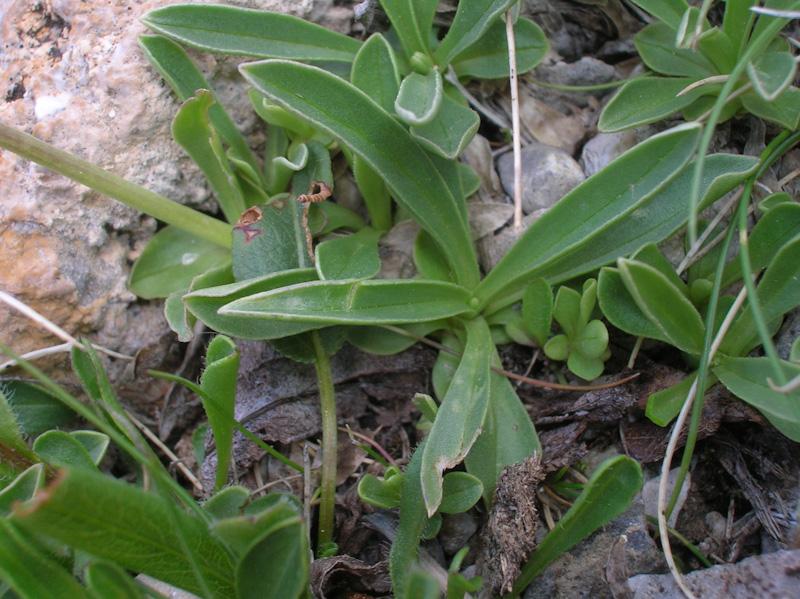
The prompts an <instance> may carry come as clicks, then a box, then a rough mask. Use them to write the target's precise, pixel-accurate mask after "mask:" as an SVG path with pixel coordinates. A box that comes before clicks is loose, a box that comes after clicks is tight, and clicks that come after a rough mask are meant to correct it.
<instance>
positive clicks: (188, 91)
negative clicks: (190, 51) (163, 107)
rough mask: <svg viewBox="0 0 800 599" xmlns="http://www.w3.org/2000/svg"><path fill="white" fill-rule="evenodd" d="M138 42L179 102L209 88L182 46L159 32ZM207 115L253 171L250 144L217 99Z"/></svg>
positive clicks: (253, 163) (255, 168)
mask: <svg viewBox="0 0 800 599" xmlns="http://www.w3.org/2000/svg"><path fill="white" fill-rule="evenodd" d="M139 45H140V46H141V47H142V50H143V51H144V54H145V56H146V57H147V59H148V60H149V61H150V64H151V65H153V66H154V67H155V68H156V70H157V71H158V72H159V73H160V74H161V76H162V77H163V78H164V79H165V80H166V81H167V83H168V84H169V86H170V87H171V88H172V91H173V92H175V95H176V96H178V99H179V100H180V101H181V102H185V101H186V100H188V99H189V98H191V97H192V96H194V95H195V93H197V91H199V90H201V89H208V90H210V89H211V86H210V85H209V84H208V81H206V78H205V77H204V76H203V73H201V72H200V69H198V68H197V67H196V66H195V64H194V63H193V62H192V60H191V59H190V58H189V57H188V56H187V55H186V52H185V51H184V50H183V48H181V47H180V46H179V45H178V44H176V43H175V42H173V41H172V40H169V39H167V38H165V37H163V36H161V35H140V36H139ZM208 118H209V119H210V120H211V124H212V125H213V126H214V129H216V131H217V132H218V133H219V134H220V136H221V137H222V139H223V140H225V143H227V144H228V146H230V148H231V150H233V152H234V154H235V156H236V157H237V158H239V159H241V160H244V161H246V163H247V164H248V165H250V167H251V169H252V170H253V171H254V172H256V173H257V172H258V170H259V169H258V161H257V160H256V158H255V156H253V153H252V152H251V150H250V145H249V144H248V143H247V140H246V139H245V138H244V136H243V135H242V134H241V132H240V131H239V129H238V128H237V127H236V125H235V124H234V122H233V120H232V119H231V117H230V116H229V115H228V113H227V112H225V109H224V108H223V107H222V105H221V104H220V103H219V102H214V103H213V104H212V105H211V107H210V108H209V109H208Z"/></svg>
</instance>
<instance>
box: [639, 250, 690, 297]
mask: <svg viewBox="0 0 800 599" xmlns="http://www.w3.org/2000/svg"><path fill="white" fill-rule="evenodd" d="M632 258H633V259H634V260H636V261H637V262H643V263H644V264H647V265H649V266H652V267H653V268H655V269H656V270H657V271H658V272H660V273H661V274H662V275H664V276H665V277H667V280H668V281H669V282H670V283H671V284H672V285H673V286H674V287H676V288H678V289H680V291H681V293H683V295H685V296H687V297H688V296H689V289H688V287H687V285H686V283H684V281H683V279H681V278H680V277H679V276H678V273H676V272H675V267H674V266H673V265H672V263H671V262H670V261H669V260H667V258H666V256H664V254H662V253H661V250H659V249H658V246H657V245H656V244H655V243H648V244H647V245H645V246H643V247H641V248H640V249H639V250H638V251H637V252H636V253H635V254H634V255H633V256H632Z"/></svg>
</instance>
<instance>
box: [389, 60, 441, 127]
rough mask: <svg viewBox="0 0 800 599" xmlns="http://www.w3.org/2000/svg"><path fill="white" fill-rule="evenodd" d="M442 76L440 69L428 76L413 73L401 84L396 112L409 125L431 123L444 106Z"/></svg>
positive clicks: (396, 102)
mask: <svg viewBox="0 0 800 599" xmlns="http://www.w3.org/2000/svg"><path fill="white" fill-rule="evenodd" d="M443 95H444V91H443V90H442V76H441V74H440V73H439V71H438V69H433V70H431V72H430V73H428V74H427V75H421V74H420V73H411V74H410V75H408V76H407V77H406V78H405V79H403V81H402V82H401V83H400V89H399V91H398V92H397V98H395V101H394V111H395V112H396V113H397V116H399V117H400V119H401V120H402V121H403V122H405V123H407V124H409V125H425V124H427V123H430V122H431V121H432V120H433V119H434V117H436V116H437V115H438V113H439V108H440V107H441V105H442V96H443Z"/></svg>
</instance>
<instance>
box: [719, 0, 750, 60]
mask: <svg viewBox="0 0 800 599" xmlns="http://www.w3.org/2000/svg"><path fill="white" fill-rule="evenodd" d="M755 3H756V0H727V2H726V3H725V16H724V17H723V18H722V30H723V31H724V32H725V33H726V34H727V35H728V37H729V38H730V39H732V40H735V41H737V42H738V44H739V48H738V50H737V53H736V55H737V58H738V56H739V54H740V52H741V49H742V48H744V45H745V44H746V43H747V39H748V36H749V33H750V28H751V27H752V26H753V22H754V21H755V18H756V15H755V13H754V12H752V11H751V10H750V8H751V7H752V6H753V5H754V4H755Z"/></svg>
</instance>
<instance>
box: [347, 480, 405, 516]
mask: <svg viewBox="0 0 800 599" xmlns="http://www.w3.org/2000/svg"><path fill="white" fill-rule="evenodd" d="M404 476H405V475H403V474H399V473H396V474H395V475H394V476H392V477H389V478H383V479H381V478H378V477H377V476H373V475H372V474H365V475H364V476H362V477H361V480H360V481H358V496H359V497H360V498H361V501H363V502H365V503H368V504H370V505H371V506H373V507H377V508H382V509H386V510H393V509H395V508H396V507H398V506H399V505H400V496H401V495H400V494H401V490H402V487H403V478H404Z"/></svg>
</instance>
